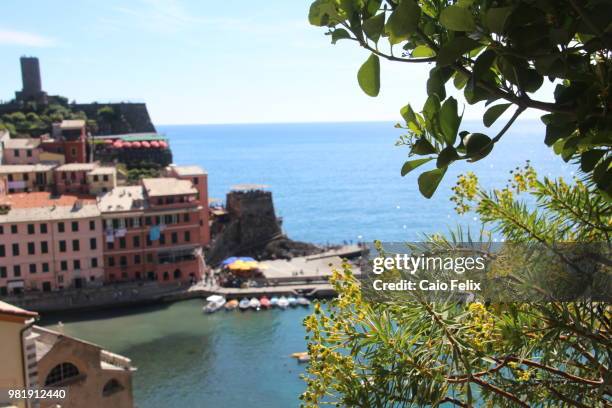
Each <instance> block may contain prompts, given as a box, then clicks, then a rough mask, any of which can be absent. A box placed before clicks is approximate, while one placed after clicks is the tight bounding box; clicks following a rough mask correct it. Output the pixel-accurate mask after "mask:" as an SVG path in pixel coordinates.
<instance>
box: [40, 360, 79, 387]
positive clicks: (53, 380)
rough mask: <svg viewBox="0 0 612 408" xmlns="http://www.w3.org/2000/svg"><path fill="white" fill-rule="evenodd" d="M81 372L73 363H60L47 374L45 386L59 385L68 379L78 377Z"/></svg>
mask: <svg viewBox="0 0 612 408" xmlns="http://www.w3.org/2000/svg"><path fill="white" fill-rule="evenodd" d="M79 374H80V373H79V369H78V368H76V366H75V365H74V364H72V363H62V364H58V365H56V366H55V367H53V369H52V370H51V371H50V372H49V374H48V375H47V378H46V379H45V386H54V385H58V384H60V383H62V382H64V381H66V380H69V379H71V378H74V377H77V376H78V375H79Z"/></svg>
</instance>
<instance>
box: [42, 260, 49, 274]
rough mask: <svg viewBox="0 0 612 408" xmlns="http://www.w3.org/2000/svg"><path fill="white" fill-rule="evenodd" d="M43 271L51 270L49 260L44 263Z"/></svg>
mask: <svg viewBox="0 0 612 408" xmlns="http://www.w3.org/2000/svg"><path fill="white" fill-rule="evenodd" d="M42 271H43V273H45V272H49V264H48V263H47V262H43V264H42Z"/></svg>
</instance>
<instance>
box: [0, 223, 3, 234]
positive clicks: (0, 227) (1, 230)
mask: <svg viewBox="0 0 612 408" xmlns="http://www.w3.org/2000/svg"><path fill="white" fill-rule="evenodd" d="M2 234H4V225H0V235H2Z"/></svg>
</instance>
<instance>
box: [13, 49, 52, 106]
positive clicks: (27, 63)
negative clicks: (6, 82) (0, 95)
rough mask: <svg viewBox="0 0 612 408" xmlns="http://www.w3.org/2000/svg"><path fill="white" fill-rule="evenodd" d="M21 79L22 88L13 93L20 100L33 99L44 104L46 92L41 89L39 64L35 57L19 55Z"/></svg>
mask: <svg viewBox="0 0 612 408" xmlns="http://www.w3.org/2000/svg"><path fill="white" fill-rule="evenodd" d="M20 62H21V80H22V83H23V89H22V90H21V91H18V92H16V93H15V96H16V98H17V100H18V101H20V102H28V101H34V102H38V103H43V104H46V103H47V102H48V100H47V93H46V92H44V91H43V90H42V80H41V77H40V65H39V64H38V58H36V57H21V58H20Z"/></svg>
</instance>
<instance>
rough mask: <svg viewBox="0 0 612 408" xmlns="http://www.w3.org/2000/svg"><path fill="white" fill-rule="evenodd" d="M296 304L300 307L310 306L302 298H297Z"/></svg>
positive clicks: (306, 300)
mask: <svg viewBox="0 0 612 408" xmlns="http://www.w3.org/2000/svg"><path fill="white" fill-rule="evenodd" d="M297 304H298V305H300V306H304V307H308V306H309V305H310V300H308V299H306V298H305V297H304V296H298V297H297Z"/></svg>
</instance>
